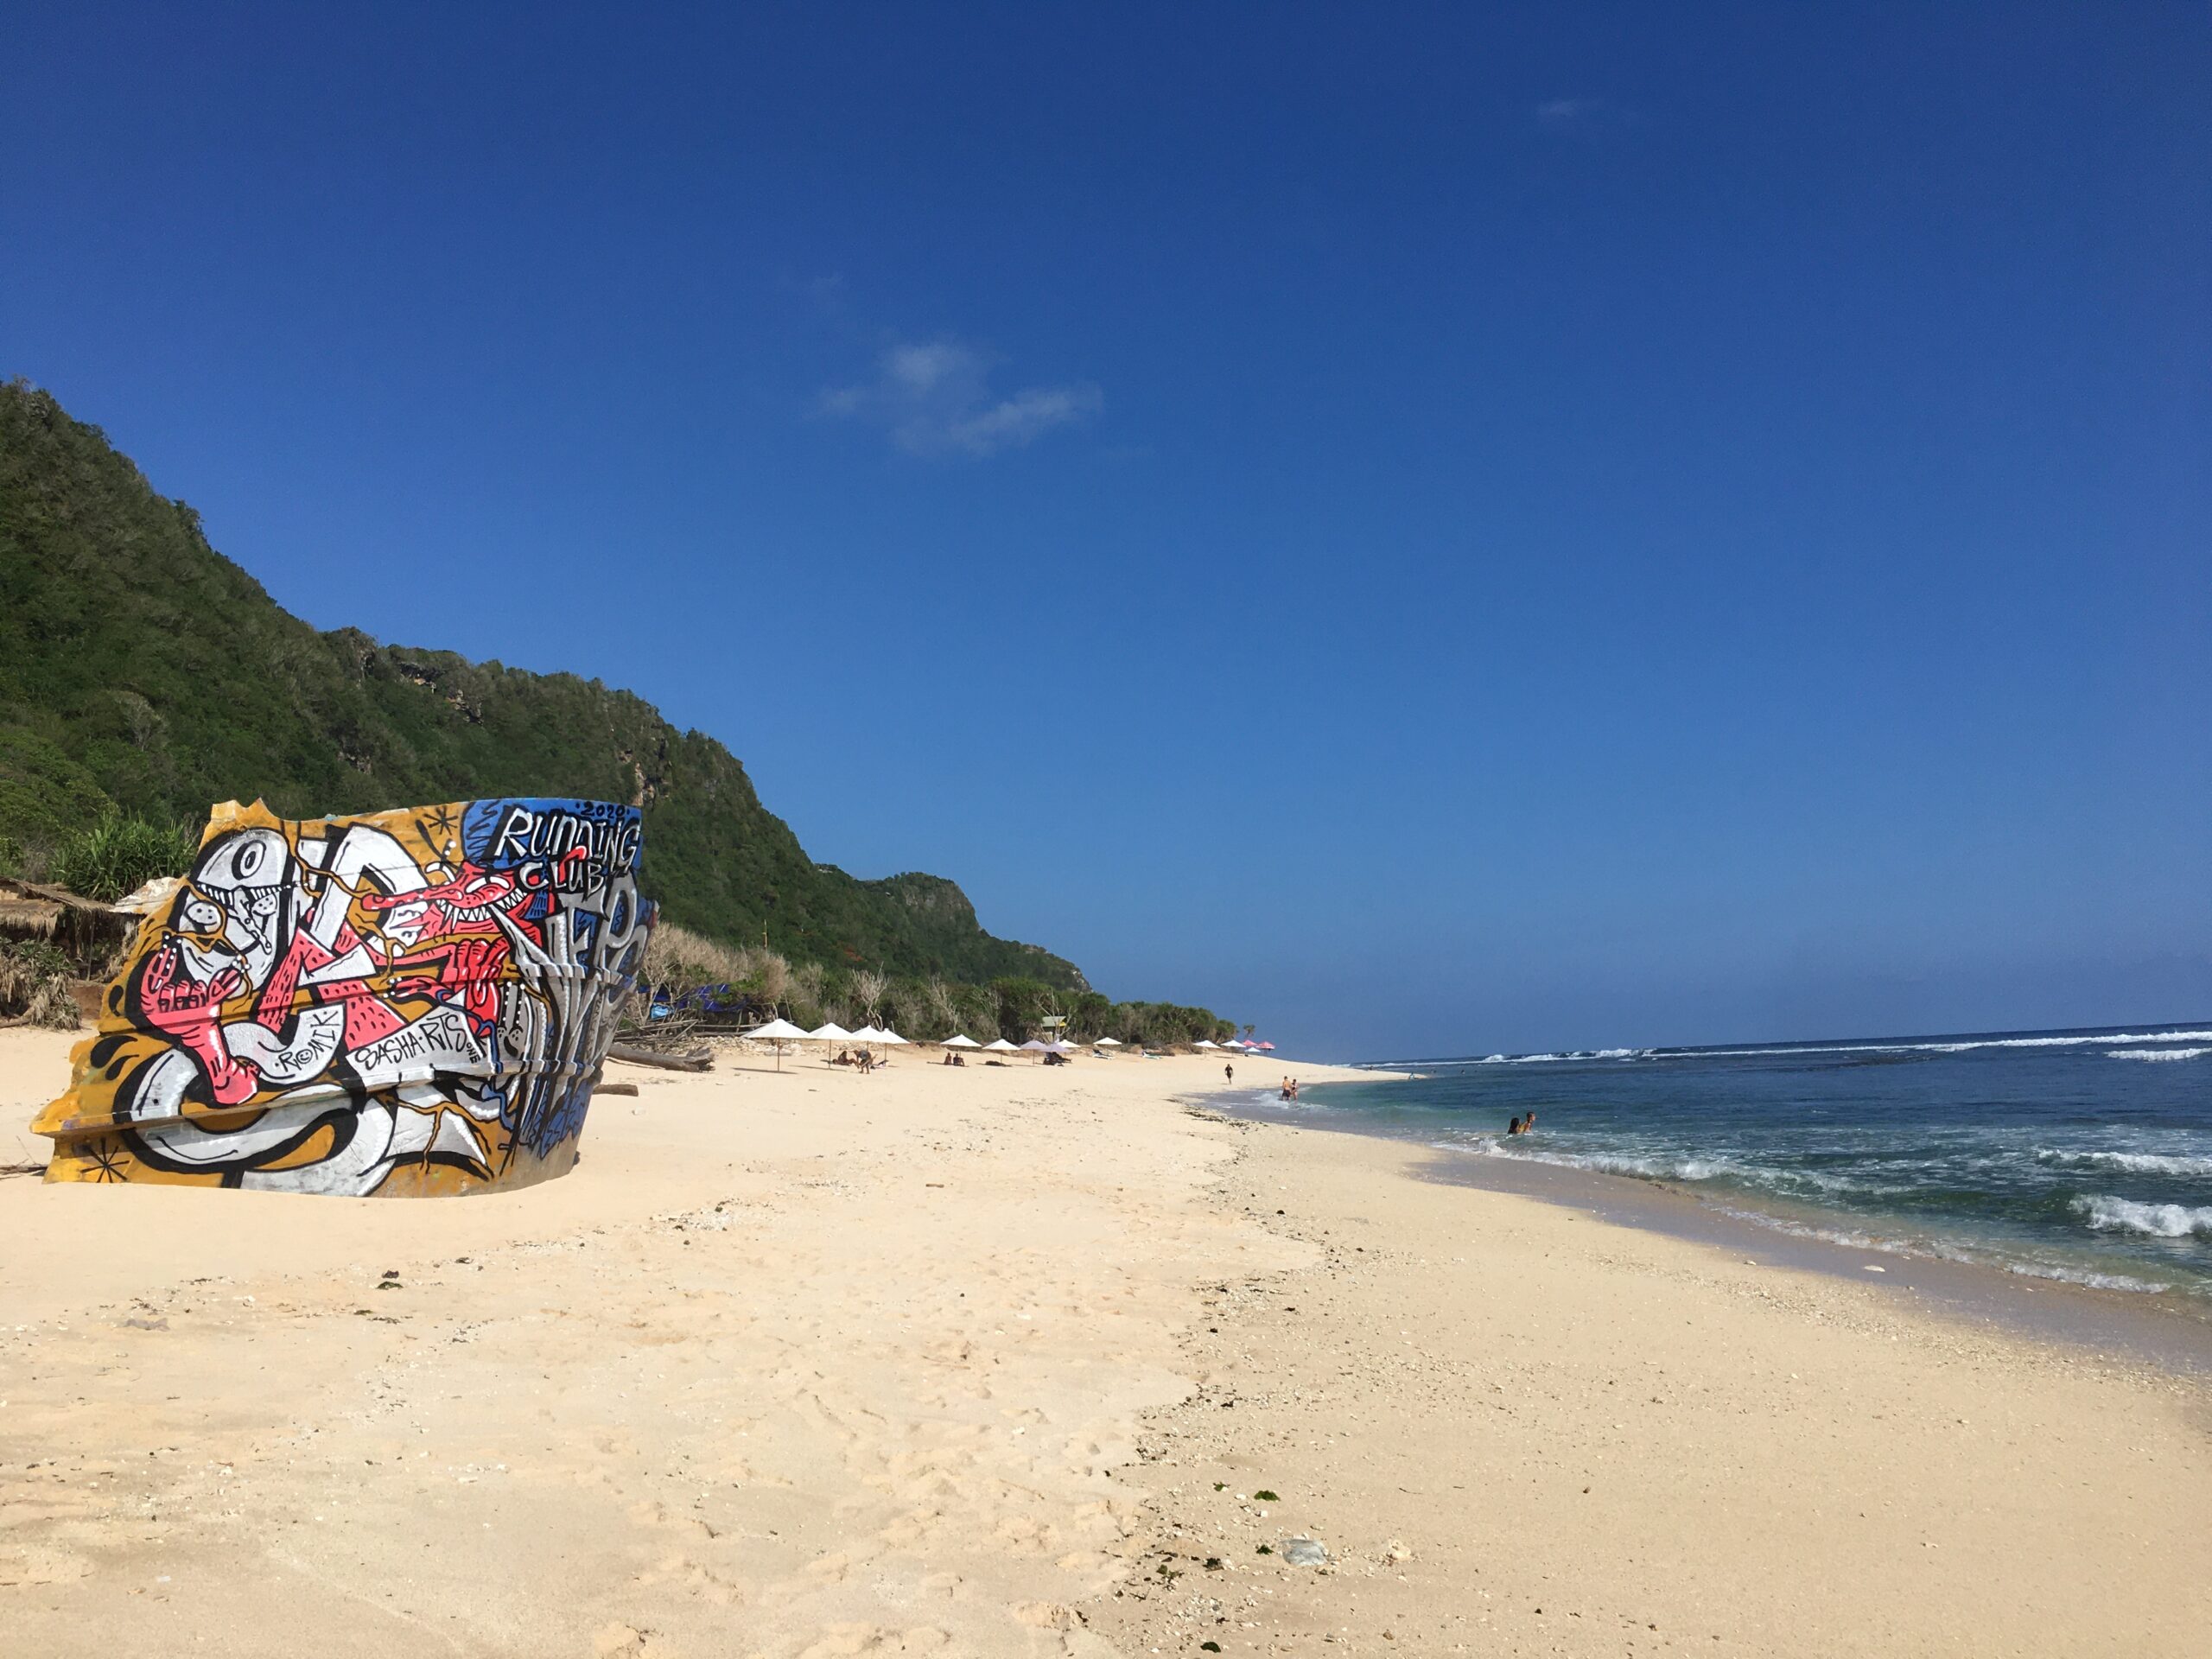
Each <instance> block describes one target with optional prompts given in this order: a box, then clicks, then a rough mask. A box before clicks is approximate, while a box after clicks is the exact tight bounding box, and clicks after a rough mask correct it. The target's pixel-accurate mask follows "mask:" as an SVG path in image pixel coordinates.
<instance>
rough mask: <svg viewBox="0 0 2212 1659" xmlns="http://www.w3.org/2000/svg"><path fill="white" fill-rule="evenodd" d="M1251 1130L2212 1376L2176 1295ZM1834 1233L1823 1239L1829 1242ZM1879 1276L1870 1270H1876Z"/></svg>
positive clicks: (1301, 1115)
mask: <svg viewBox="0 0 2212 1659" xmlns="http://www.w3.org/2000/svg"><path fill="white" fill-rule="evenodd" d="M1217 1109H1221V1110H1224V1111H1228V1112H1230V1114H1231V1115H1233V1116H1237V1117H1239V1118H1242V1119H1244V1120H1245V1121H1247V1122H1255V1123H1264V1124H1268V1125H1270V1126H1273V1127H1278V1128H1296V1129H1312V1130H1316V1131H1319V1132H1320V1133H1322V1134H1325V1135H1352V1136H1356V1137H1358V1138H1360V1139H1363V1140H1373V1141H1387V1142H1389V1143H1390V1144H1392V1145H1395V1146H1402V1147H1408V1148H1412V1149H1415V1150H1417V1151H1419V1152H1421V1153H1422V1154H1426V1158H1427V1161H1426V1162H1425V1163H1423V1164H1422V1165H1421V1166H1419V1178H1420V1179H1424V1180H1428V1181H1433V1182H1436V1183H1438V1184H1440V1185H1446V1186H1455V1187H1466V1188H1471V1189H1475V1190H1478V1191H1482V1192H1503V1193H1512V1194H1516V1195H1517V1196H1520V1197H1524V1198H1535V1199H1537V1200H1539V1201H1540V1202H1542V1203H1546V1204H1554V1205H1561V1206H1563V1207H1565V1208H1567V1209H1570V1210H1573V1211H1577V1212H1579V1213H1582V1214H1586V1215H1589V1216H1592V1217H1597V1218H1598V1219H1600V1220H1604V1221H1607V1222H1611V1223H1614V1224H1618V1225H1621V1226H1626V1227H1633V1228H1638V1229H1642V1230H1648V1231H1652V1232H1656V1233H1660V1234H1663V1235H1665V1236H1669V1237H1671V1238H1678V1239H1682V1240H1685V1241H1688V1242H1691V1243H1699V1244H1702V1245H1705V1246H1707V1247H1709V1248H1711V1249H1717V1250H1721V1251H1724V1252H1726V1253H1727V1254H1728V1255H1732V1256H1736V1257H1738V1258H1743V1257H1750V1258H1755V1259H1757V1260H1758V1261H1759V1262H1761V1263H1762V1264H1763V1265H1766V1266H1770V1267H1785V1268H1795V1269H1798V1270H1802V1271H1805V1272H1811V1273H1818V1274H1825V1275H1827V1276H1829V1277H1833V1278H1837V1279H1842V1280H1846V1281H1852V1282H1854V1283H1859V1282H1864V1283H1866V1284H1867V1285H1869V1286H1870V1287H1872V1288H1875V1289H1877V1290H1879V1291H1883V1292H1886V1293H1890V1294H1896V1295H1898V1296H1900V1297H1907V1298H1916V1299H1919V1300H1920V1301H1921V1304H1922V1305H1923V1306H1926V1307H1928V1308H1929V1311H1931V1312H1934V1313H1938V1314H1941V1315H1942V1316H1946V1317H1949V1318H1953V1319H1961V1320H1964V1321H1967V1322H1968V1323H1974V1324H1990V1325H1996V1326H1999V1327H2001V1328H2002V1329H2004V1330H2006V1331H2008V1332H2012V1333H2013V1334H2015V1335H2018V1336H2021V1337H2024V1338H2029V1339H2031V1340H2033V1341H2037V1342H2054V1343H2063V1344H2068V1345H2069V1346H2073V1347H2076V1348H2079V1349H2082V1350H2084V1351H2088V1352H2090V1353H2094V1354H2109V1355H2111V1356H2112V1357H2114V1358H2116V1359H2120V1360H2124V1361H2128V1362H2132V1363H2145V1364H2152V1365H2156V1366H2159V1367H2161V1368H2163V1369H2165V1370H2172V1371H2175V1372H2177V1373H2183V1374H2186V1375H2189V1376H2199V1377H2212V1308H2206V1307H2204V1306H2202V1305H2201V1304H2200V1303H2199V1302H2197V1301H2196V1300H2192V1299H2190V1297H2189V1294H2188V1293H2186V1292H2183V1293H2180V1294H2177V1295H2176V1294H2166V1293H2159V1294H2145V1293H2143V1292H2140V1291H2128V1290H2120V1289H2113V1288H2111V1287H2104V1286H2099V1285H2087V1284H2079V1283H2075V1282H2073V1281H2067V1280H2063V1279H2046V1278H2043V1277H2040V1276H2038V1275H2036V1274H2029V1273H2023V1272H2019V1271H2017V1270H2015V1269H2013V1268H2008V1267H2005V1266H2003V1265H2001V1264H2000V1263H1998V1262H1988V1261H1967V1260H1958V1259H1955V1258H1951V1257H1946V1256H1941V1255H1934V1254H1932V1253H1929V1252H1928V1251H1926V1250H1923V1249H1912V1248H1906V1247H1902V1246H1898V1245H1895V1244H1891V1243H1887V1242H1885V1243H1868V1244H1854V1243H1848V1242H1846V1241H1845V1240H1843V1239H1840V1238H1837V1237H1834V1236H1822V1233H1815V1232H1813V1231H1811V1230H1808V1229H1800V1228H1799V1227H1797V1226H1796V1224H1793V1223H1791V1222H1790V1221H1789V1220H1788V1219H1787V1218H1784V1217H1771V1218H1770V1217H1764V1216H1760V1215H1756V1214H1751V1213H1746V1212H1744V1211H1734V1210H1731V1209H1728V1208H1726V1207H1724V1206H1722V1205H1718V1204H1716V1203H1714V1202H1713V1200H1712V1199H1710V1198H1708V1197H1707V1195H1706V1194H1704V1193H1702V1192H1698V1191H1697V1190H1695V1189H1694V1188H1691V1187H1687V1186H1683V1185H1679V1184H1677V1183H1675V1182H1671V1181H1663V1180H1656V1179H1643V1178H1641V1177H1637V1176H1632V1175H1621V1174H1616V1173H1611V1172H1610V1171H1605V1170H1595V1169H1581V1168H1577V1167H1575V1166H1571V1165H1566V1164H1555V1163H1548V1162H1544V1161H1541V1160H1536V1159H1505V1158H1486V1157H1484V1156H1481V1155H1480V1154H1474V1153H1470V1152H1465V1151H1463V1150H1461V1149H1459V1148H1456V1147H1448V1146H1438V1145H1437V1144H1435V1143H1434V1142H1433V1141H1427V1140H1424V1139H1422V1138H1421V1136H1419V1135H1393V1134H1390V1133H1389V1132H1387V1131H1384V1130H1381V1129H1373V1128H1363V1127H1361V1126H1359V1125H1357V1124H1356V1123H1351V1122H1344V1121H1343V1120H1340V1119H1339V1120H1337V1121H1331V1120H1330V1118H1329V1117H1328V1116H1327V1112H1328V1109H1327V1108H1326V1107H1325V1106H1321V1105H1316V1106H1313V1107H1308V1108H1305V1109H1302V1110H1300V1111H1299V1112H1297V1113H1296V1114H1293V1113H1290V1112H1283V1111H1276V1110H1274V1109H1270V1108H1269V1107H1268V1105H1267V1104H1266V1103H1254V1104H1252V1105H1249V1106H1247V1107H1243V1108H1241V1109H1240V1108H1234V1107H1220V1108H1217ZM1804 1208H1805V1209H1806V1211H1807V1212H1808V1215H1816V1216H1817V1217H1819V1219H1820V1220H1821V1221H1823V1222H1826V1223H1828V1224H1831V1226H1832V1228H1833V1230H1834V1231H1843V1230H1850V1229H1853V1228H1854V1227H1864V1226H1866V1225H1869V1224H1870V1218H1869V1217H1864V1216H1859V1215H1854V1214H1853V1213H1852V1212H1850V1211H1841V1210H1837V1211H1816V1210H1815V1208H1814V1207H1813V1206H1810V1205H1807V1206H1804ZM1822 1232H1823V1233H1825V1232H1827V1229H1823V1230H1822ZM1869 1268H1878V1269H1879V1271H1878V1272H1870V1271H1869Z"/></svg>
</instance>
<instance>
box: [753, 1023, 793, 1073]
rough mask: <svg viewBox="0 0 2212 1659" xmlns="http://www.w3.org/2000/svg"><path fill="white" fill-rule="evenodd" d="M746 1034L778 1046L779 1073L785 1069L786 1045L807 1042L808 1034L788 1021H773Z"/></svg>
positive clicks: (777, 1061)
mask: <svg viewBox="0 0 2212 1659" xmlns="http://www.w3.org/2000/svg"><path fill="white" fill-rule="evenodd" d="M745 1034H746V1035H747V1036H748V1037H758V1038H760V1039H761V1040H762V1041H763V1042H770V1043H773V1044H774V1045H775V1046H776V1070H777V1071H782V1070H783V1069H784V1045H785V1043H800V1042H804V1041H805V1040H806V1033H804V1032H803V1031H801V1030H800V1029H799V1028H798V1027H797V1026H795V1025H793V1024H791V1021H790V1020H770V1021H769V1022H768V1023H767V1024H766V1025H765V1026H755V1027H753V1029H752V1030H750V1031H748V1032H747V1033H745Z"/></svg>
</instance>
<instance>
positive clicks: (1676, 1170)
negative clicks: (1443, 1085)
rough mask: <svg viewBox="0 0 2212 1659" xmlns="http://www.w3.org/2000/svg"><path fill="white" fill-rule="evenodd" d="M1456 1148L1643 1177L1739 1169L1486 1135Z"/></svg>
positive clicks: (1705, 1176) (1702, 1177) (1716, 1161)
mask: <svg viewBox="0 0 2212 1659" xmlns="http://www.w3.org/2000/svg"><path fill="white" fill-rule="evenodd" d="M1459 1150H1460V1151H1462V1152H1471V1153H1476V1154H1480V1155H1482V1156H1484V1157H1490V1158H1512V1159H1517V1160H1520V1161H1521V1162H1522V1163H1529V1164H1550V1165H1553V1166H1555V1167H1558V1168H1560V1169H1587V1170H1594V1171H1596V1172H1597V1173H1600V1174H1604V1175H1634V1176H1637V1177H1640V1178H1641V1179H1644V1180H1647V1181H1709V1180H1711V1179H1713V1177H1714V1176H1716V1175H1728V1174H1736V1173H1740V1171H1741V1167H1742V1166H1740V1165H1738V1164H1734V1163H1731V1162H1730V1161H1728V1160H1726V1159H1722V1158H1688V1157H1683V1158H1670V1157H1665V1156H1658V1155H1655V1156H1650V1157H1639V1156H1637V1155H1636V1154H1632V1153H1613V1152H1584V1153H1576V1152H1538V1151H1535V1150H1533V1149H1529V1148H1523V1147H1508V1146H1507V1145H1506V1143H1505V1142H1504V1141H1503V1140H1499V1139H1493V1138H1489V1137H1484V1138H1478V1139H1476V1140H1472V1141H1462V1142H1460V1143H1459Z"/></svg>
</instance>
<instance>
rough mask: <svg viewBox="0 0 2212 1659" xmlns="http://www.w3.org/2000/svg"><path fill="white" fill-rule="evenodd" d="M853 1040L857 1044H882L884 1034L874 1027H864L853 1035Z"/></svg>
mask: <svg viewBox="0 0 2212 1659" xmlns="http://www.w3.org/2000/svg"><path fill="white" fill-rule="evenodd" d="M853 1040H854V1041H855V1042H856V1043H880V1042H881V1041H882V1040H883V1033H881V1032H880V1031H878V1030H877V1029H876V1028H875V1027H874V1026H862V1027H861V1028H860V1029H859V1030H858V1031H856V1032H855V1033H853Z"/></svg>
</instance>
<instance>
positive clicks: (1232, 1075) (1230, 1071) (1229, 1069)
mask: <svg viewBox="0 0 2212 1659" xmlns="http://www.w3.org/2000/svg"><path fill="white" fill-rule="evenodd" d="M1221 1075H1222V1076H1223V1077H1226V1078H1228V1079H1229V1081H1230V1082H1231V1083H1234V1082H1236V1067H1235V1066H1233V1065H1224V1066H1223V1067H1222V1068H1221Z"/></svg>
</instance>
